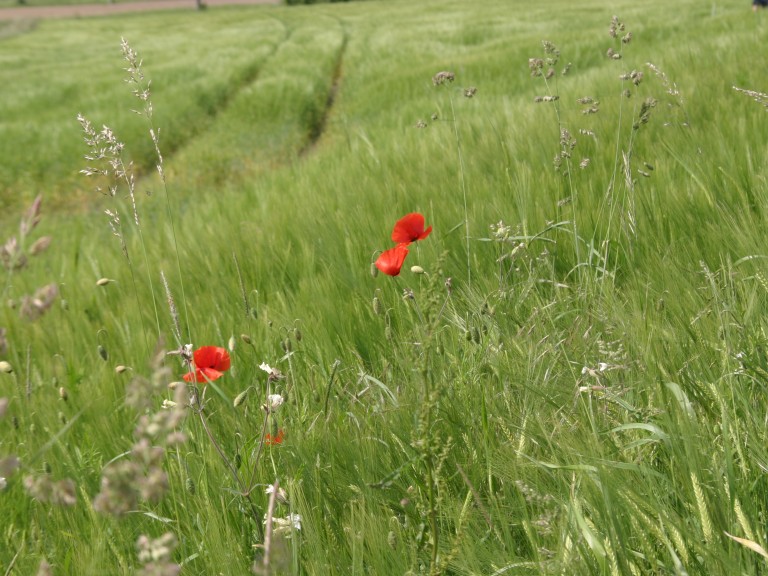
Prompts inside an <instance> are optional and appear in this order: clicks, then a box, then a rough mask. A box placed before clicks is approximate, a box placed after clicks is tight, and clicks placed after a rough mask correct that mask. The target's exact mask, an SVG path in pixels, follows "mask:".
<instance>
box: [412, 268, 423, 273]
mask: <svg viewBox="0 0 768 576" xmlns="http://www.w3.org/2000/svg"><path fill="white" fill-rule="evenodd" d="M411 273H412V274H424V268H422V267H421V266H411Z"/></svg>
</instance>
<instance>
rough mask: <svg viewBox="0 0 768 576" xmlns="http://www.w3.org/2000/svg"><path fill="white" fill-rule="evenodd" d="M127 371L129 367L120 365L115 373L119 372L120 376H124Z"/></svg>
mask: <svg viewBox="0 0 768 576" xmlns="http://www.w3.org/2000/svg"><path fill="white" fill-rule="evenodd" d="M126 370H128V367H127V366H123V365H122V364H121V365H119V366H115V372H117V373H118V374H122V373H123V372H125V371H126Z"/></svg>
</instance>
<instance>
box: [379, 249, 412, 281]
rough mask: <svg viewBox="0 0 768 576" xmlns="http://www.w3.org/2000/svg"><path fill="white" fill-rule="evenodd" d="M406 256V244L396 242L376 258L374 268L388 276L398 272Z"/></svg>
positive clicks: (395, 274)
mask: <svg viewBox="0 0 768 576" xmlns="http://www.w3.org/2000/svg"><path fill="white" fill-rule="evenodd" d="M406 256H408V244H398V245H397V246H395V247H394V248H390V249H389V250H384V252H382V253H381V254H380V255H379V257H378V258H377V259H376V268H378V269H379V270H381V271H382V272H384V274H387V275H388V276H397V275H398V274H400V268H402V267H403V262H405V257H406Z"/></svg>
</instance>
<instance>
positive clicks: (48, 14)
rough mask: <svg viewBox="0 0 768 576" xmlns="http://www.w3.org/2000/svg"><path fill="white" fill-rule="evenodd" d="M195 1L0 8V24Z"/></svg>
mask: <svg viewBox="0 0 768 576" xmlns="http://www.w3.org/2000/svg"><path fill="white" fill-rule="evenodd" d="M281 3H282V1H281V0H203V4H204V5H205V6H207V7H209V8H210V7H214V6H229V5H277V4H281ZM196 7H197V4H196V3H195V0H144V1H142V2H120V3H116V4H71V5H58V6H17V7H14V8H0V20H39V19H47V18H88V17H95V16H110V15H113V14H125V13H130V12H153V11H156V10H195V9H196Z"/></svg>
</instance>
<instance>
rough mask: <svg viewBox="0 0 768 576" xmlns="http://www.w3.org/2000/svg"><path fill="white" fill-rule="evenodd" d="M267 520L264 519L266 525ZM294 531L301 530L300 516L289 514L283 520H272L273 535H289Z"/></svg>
mask: <svg viewBox="0 0 768 576" xmlns="http://www.w3.org/2000/svg"><path fill="white" fill-rule="evenodd" d="M266 522H267V519H266V518H264V523H265V524H266ZM294 530H301V515H299V514H289V515H288V516H286V517H285V518H272V531H273V532H274V533H275V534H286V535H290V533H291V532H293V531H294Z"/></svg>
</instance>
